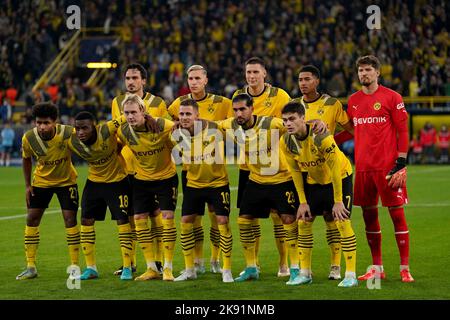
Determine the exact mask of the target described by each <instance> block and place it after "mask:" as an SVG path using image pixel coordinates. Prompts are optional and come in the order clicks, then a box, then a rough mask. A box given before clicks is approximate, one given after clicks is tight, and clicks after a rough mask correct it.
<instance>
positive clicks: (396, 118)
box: [347, 56, 414, 282]
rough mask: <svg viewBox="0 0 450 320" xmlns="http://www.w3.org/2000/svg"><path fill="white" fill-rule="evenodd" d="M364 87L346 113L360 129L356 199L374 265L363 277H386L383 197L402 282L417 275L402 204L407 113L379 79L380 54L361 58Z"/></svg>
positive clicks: (357, 133)
mask: <svg viewBox="0 0 450 320" xmlns="http://www.w3.org/2000/svg"><path fill="white" fill-rule="evenodd" d="M356 67H357V69H358V78H359V81H360V82H361V84H362V89H361V90H360V91H358V92H356V93H354V94H353V95H351V96H350V98H349V99H348V109H347V113H348V115H349V117H350V119H351V121H352V124H353V126H354V135H355V169H356V170H355V171H356V176H355V190H354V197H355V198H354V204H355V205H359V206H361V207H362V210H363V217H364V222H365V224H366V237H367V241H368V242H369V247H370V250H371V253H372V260H373V265H372V266H371V267H370V268H369V270H368V272H367V273H366V274H365V275H363V276H361V277H359V278H358V279H359V280H369V279H372V278H374V277H380V278H381V279H384V277H385V274H384V271H383V262H382V258H381V229H380V223H379V222H378V208H377V205H378V198H379V197H381V203H382V204H383V206H385V207H388V209H389V214H390V216H391V218H392V221H393V223H394V229H395V238H396V240H397V246H398V249H399V251H400V275H401V279H402V281H403V282H412V281H414V279H413V277H412V276H411V274H410V272H409V233H408V226H407V224H406V219H405V212H404V210H403V204H405V203H407V194H406V156H407V152H408V114H407V112H406V110H405V105H404V104H403V100H402V97H401V96H400V94H398V93H397V92H395V91H393V90H391V89H388V88H386V87H384V86H382V85H380V84H378V77H379V76H380V67H381V64H380V61H379V60H378V58H376V57H375V56H364V57H360V58H359V59H358V60H357V62H356Z"/></svg>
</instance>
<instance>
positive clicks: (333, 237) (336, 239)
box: [325, 221, 341, 266]
mask: <svg viewBox="0 0 450 320" xmlns="http://www.w3.org/2000/svg"><path fill="white" fill-rule="evenodd" d="M325 223H326V225H327V243H328V246H329V247H330V254H331V255H330V258H331V265H332V266H340V265H341V235H340V233H339V230H338V228H337V226H336V223H335V222H334V221H325Z"/></svg>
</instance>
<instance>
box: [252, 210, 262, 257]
mask: <svg viewBox="0 0 450 320" xmlns="http://www.w3.org/2000/svg"><path fill="white" fill-rule="evenodd" d="M252 231H253V236H254V237H255V259H256V265H257V266H259V244H260V241H261V224H260V223H259V219H253V220H252Z"/></svg>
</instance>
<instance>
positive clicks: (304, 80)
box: [293, 65, 353, 280]
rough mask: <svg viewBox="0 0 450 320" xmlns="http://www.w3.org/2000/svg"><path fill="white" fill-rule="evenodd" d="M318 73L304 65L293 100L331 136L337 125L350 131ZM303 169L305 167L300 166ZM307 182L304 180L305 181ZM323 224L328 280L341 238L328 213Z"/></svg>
mask: <svg viewBox="0 0 450 320" xmlns="http://www.w3.org/2000/svg"><path fill="white" fill-rule="evenodd" d="M319 83H320V72H319V69H317V68H316V67H315V66H313V65H306V66H304V67H302V68H301V69H300V72H299V74H298V86H299V88H300V91H301V93H302V97H301V98H295V99H293V101H295V102H298V103H300V104H301V105H303V106H304V108H305V112H306V113H305V120H306V121H308V120H311V119H320V120H322V121H324V122H325V123H326V126H327V129H328V131H329V132H330V133H331V134H332V135H333V134H334V133H335V130H336V126H337V125H338V124H339V125H340V126H341V127H343V128H344V129H345V130H347V131H351V132H353V127H352V125H351V123H350V120H349V118H348V116H347V113H346V112H345V111H344V108H343V107H342V104H341V103H340V102H339V100H338V99H336V98H333V97H330V96H329V95H328V94H325V93H319V92H318V90H317V88H318V86H319ZM301 169H302V171H305V169H304V168H301ZM304 182H306V181H304ZM323 218H324V220H325V224H326V229H327V231H326V235H327V243H328V246H329V247H330V254H331V259H330V260H331V263H330V273H329V275H328V279H330V280H338V279H341V267H340V265H341V237H340V232H339V229H338V227H337V226H336V222H335V221H334V219H333V217H332V216H331V215H323Z"/></svg>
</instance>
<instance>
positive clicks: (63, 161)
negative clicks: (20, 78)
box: [16, 102, 80, 280]
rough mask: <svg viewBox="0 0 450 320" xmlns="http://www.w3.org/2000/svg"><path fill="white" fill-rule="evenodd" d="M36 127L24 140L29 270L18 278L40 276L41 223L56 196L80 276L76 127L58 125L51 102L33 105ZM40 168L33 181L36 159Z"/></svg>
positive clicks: (74, 267) (73, 269) (73, 265)
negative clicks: (72, 144) (74, 156)
mask: <svg viewBox="0 0 450 320" xmlns="http://www.w3.org/2000/svg"><path fill="white" fill-rule="evenodd" d="M32 114H33V118H34V119H35V123H36V127H35V128H34V129H31V130H28V131H27V132H25V134H24V135H23V137H22V167H23V173H24V178H25V188H26V190H25V195H26V203H27V223H26V226H25V254H26V258H27V267H26V269H25V271H23V272H22V273H20V274H19V275H18V276H17V277H16V279H17V280H24V279H32V278H35V277H37V269H36V252H37V248H38V245H39V224H40V222H41V218H42V216H43V215H44V211H45V209H46V208H48V204H49V203H50V200H51V199H52V197H53V194H55V193H56V195H57V196H58V200H59V204H60V206H61V210H62V214H63V218H64V224H65V226H66V238H67V244H68V247H69V255H70V260H71V267H70V269H71V270H70V272H71V275H72V276H73V275H75V276H76V273H78V274H79V267H78V258H79V251H80V232H79V229H78V226H77V211H78V187H77V182H76V179H77V172H76V171H75V168H74V167H73V165H72V161H71V152H70V149H69V148H68V143H69V139H70V137H71V135H72V131H73V127H71V126H65V125H61V124H57V123H56V119H57V118H58V108H57V107H56V106H55V105H54V104H52V103H48V102H44V103H40V104H37V105H34V106H33V109H32ZM31 158H34V159H35V160H36V166H35V170H34V173H33V179H31V170H32V160H31Z"/></svg>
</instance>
